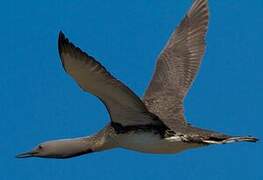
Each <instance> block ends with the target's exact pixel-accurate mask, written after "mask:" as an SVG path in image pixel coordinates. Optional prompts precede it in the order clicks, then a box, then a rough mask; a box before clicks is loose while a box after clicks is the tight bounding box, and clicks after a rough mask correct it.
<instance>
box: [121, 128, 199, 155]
mask: <svg viewBox="0 0 263 180" xmlns="http://www.w3.org/2000/svg"><path fill="white" fill-rule="evenodd" d="M116 142H117V143H118V145H119V146H120V147H122V148H126V149H131V150H134V151H140V152H145V153H160V154H161V153H177V152H180V151H183V150H186V149H190V148H195V147H200V146H201V145H200V144H194V143H186V142H182V141H181V139H180V137H176V136H174V137H170V138H167V139H162V138H160V136H159V135H158V134H154V133H151V132H143V133H129V134H119V135H118V137H116Z"/></svg>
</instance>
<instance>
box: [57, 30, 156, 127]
mask: <svg viewBox="0 0 263 180" xmlns="http://www.w3.org/2000/svg"><path fill="white" fill-rule="evenodd" d="M58 48H59V54H60V58H61V61H62V64H63V67H64V69H65V71H66V72H67V73H69V74H70V75H71V76H72V77H73V79H75V81H76V82H77V83H78V85H79V86H80V87H81V88H82V89H83V90H84V91H87V92H89V93H91V94H93V95H95V96H97V97H98V98H99V99H100V100H101V101H102V102H103V103H104V104H105V105H106V107H107V110H108V111H109V113H110V117H111V120H112V121H113V122H115V123H120V124H121V125H122V126H128V125H144V124H153V123H154V120H153V115H152V114H151V113H149V112H148V110H147V109H146V107H145V105H144V103H143V102H142V101H141V100H140V99H139V97H138V96H136V95H135V94H134V93H133V92H132V91H131V90H130V89H129V88H128V87H127V86H125V85H124V84H123V83H121V82H120V81H118V80H117V79H115V78H114V77H113V76H112V75H111V74H110V73H109V72H108V71H107V70H106V69H105V68H104V67H103V66H102V65H101V64H100V63H99V62H98V61H96V60H95V59H94V58H93V57H91V56H89V55H88V54H86V53H85V52H83V51H82V50H81V49H79V48H78V47H75V46H74V45H73V44H72V43H71V42H69V40H68V39H67V38H66V37H65V36H64V34H63V33H62V32H60V34H59V40H58Z"/></svg>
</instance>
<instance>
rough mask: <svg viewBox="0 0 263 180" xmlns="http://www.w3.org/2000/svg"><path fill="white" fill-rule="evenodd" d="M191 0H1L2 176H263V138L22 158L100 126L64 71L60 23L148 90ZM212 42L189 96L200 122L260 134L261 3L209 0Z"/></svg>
mask: <svg viewBox="0 0 263 180" xmlns="http://www.w3.org/2000/svg"><path fill="white" fill-rule="evenodd" d="M191 2H192V1H191V0H184V1H181V0H165V1H160V0H151V1H149V0H132V1H131V0H129V1H128V0H127V1H126V0H114V1H107V0H105V1H102V0H90V1H85V0H75V1H67V0H56V1H55V0H45V1H35V0H26V1H18V0H17V1H14V0H9V1H5V2H1V7H0V17H1V21H0V23H1V28H0V37H1V44H0V51H1V54H2V56H1V58H0V61H1V62H2V65H1V66H0V100H1V102H0V115H1V118H0V119H1V120H0V132H1V136H0V142H1V143H0V152H1V154H0V179H1V180H9V179H11V180H13V179H18V180H20V179H27V180H39V179H43V180H46V179H49V180H53V179H63V180H72V179H80V180H82V179H83V180H84V179H85V180H87V179H97V180H102V179H114V180H117V179H125V180H136V179H138V180H142V179H151V180H157V179H158V180H159V179H184V180H192V179H196V180H199V179H202V180H206V179H207V180H208V179H209V180H210V179H213V180H221V179H239V180H240V179H245V180H248V179H253V180H260V179H263V172H262V161H263V145H262V141H260V142H258V143H256V144H250V143H238V144H231V145H221V146H210V147H206V148H201V149H193V150H189V151H185V152H183V153H180V154H174V155H151V154H142V153H137V152H132V151H129V150H123V149H114V150H110V151H105V152H102V153H94V154H89V155H84V156H81V157H77V158H73V159H69V160H52V159H39V158H35V159H16V158H15V157H14V156H15V154H17V153H19V152H23V151H25V150H29V149H31V148H32V147H33V146H35V145H36V144H38V143H40V142H42V141H46V140H50V139H58V138H67V137H77V136H84V135H88V134H91V133H94V132H96V131H97V130H99V129H100V128H102V127H103V126H104V125H105V124H106V123H107V122H108V121H109V116H108V114H107V112H106V109H105V107H104V106H103V105H102V103H101V102H100V101H99V100H98V99H97V98H95V97H93V96H91V95H90V94H88V93H84V92H82V91H81V90H80V89H79V88H78V86H77V85H76V83H74V81H73V80H72V79H71V78H70V77H69V76H68V75H66V73H65V72H64V71H63V68H62V66H61V64H60V60H59V56H58V52H57V38H58V32H59V30H63V32H64V33H65V34H66V35H67V36H68V37H69V38H70V40H71V41H73V42H74V43H75V44H76V45H78V46H80V47H81V48H82V49H83V50H85V51H87V52H88V53H89V54H91V55H93V56H94V57H96V58H97V59H98V60H99V61H100V62H101V63H102V64H104V65H105V67H106V68H107V69H108V70H109V71H111V72H112V74H114V76H116V77H117V78H118V79H120V80H122V81H123V82H125V83H126V84H127V85H128V86H129V87H130V88H131V89H133V90H134V91H135V92H136V93H137V94H138V95H140V96H142V95H143V92H144V90H145V88H146V87H147V85H148V82H149V80H150V78H151V75H152V71H153V68H154V65H155V59H156V57H157V56H158V54H159V52H160V50H161V49H162V47H163V46H164V44H165V42H166V40H167V38H168V37H169V35H170V33H171V32H172V31H173V29H174V28H175V27H176V25H177V24H178V23H179V21H180V20H181V19H182V17H183V16H184V14H185V13H186V11H187V9H188V8H189V7H190V5H191ZM209 5H210V12H211V13H210V15H211V16H210V23H209V31H208V36H207V44H208V48H207V51H206V55H205V57H204V61H203V63H202V67H201V70H200V73H199V75H198V77H197V79H196V81H195V83H194V85H193V87H192V89H191V91H190V93H189V95H188V97H187V98H186V101H185V108H186V116H187V119H188V120H189V121H190V122H191V123H192V124H195V125H198V126H201V127H204V128H210V129H214V130H217V131H222V132H225V133H228V134H233V135H254V136H257V137H259V138H261V139H263V121H262V120H263V115H262V107H263V106H262V102H263V94H262V92H263V71H262V66H263V61H262V59H263V55H262V51H263V48H262V47H263V46H262V42H263V36H262V32H263V13H262V12H263V1H262V0H253V1H248V0H238V1H237V0H236V1H227V0H222V1H221V0H220V1H215V0H211V2H210V4H209Z"/></svg>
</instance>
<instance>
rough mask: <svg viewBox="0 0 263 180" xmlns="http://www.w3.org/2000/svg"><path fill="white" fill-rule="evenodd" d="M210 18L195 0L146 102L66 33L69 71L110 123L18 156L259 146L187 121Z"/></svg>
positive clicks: (64, 57)
mask: <svg viewBox="0 0 263 180" xmlns="http://www.w3.org/2000/svg"><path fill="white" fill-rule="evenodd" d="M208 17H209V13H208V2H207V0H195V1H194V2H193V4H192V6H191V8H190V10H189V11H188V12H187V14H186V15H185V17H184V18H183V20H182V21H181V23H180V24H179V26H178V27H177V28H176V30H175V31H174V32H173V33H172V35H171V37H170V39H169V41H168V42H167V44H166V46H165V47H164V49H163V50H162V52H161V53H160V55H159V57H158V60H157V64H156V69H155V72H154V74H153V78H152V80H151V82H150V84H149V87H148V89H147V90H146V92H145V94H144V97H143V98H142V99H140V98H139V97H138V96H137V95H136V94H135V93H134V92H133V91H132V90H131V89H129V88H128V87H127V86H126V85H125V84H123V83H122V82H121V81H119V80H117V79H116V78H115V77H113V75H111V74H110V72H108V71H107V70H106V68H105V67H103V66H102V65H101V64H100V63H99V62H98V61H97V60H96V59H95V58H94V57H92V56H90V55H89V54H87V53H85V52H84V51H82V50H81V49H80V48H78V47H76V46H75V45H74V44H73V43H72V42H70V41H69V40H68V39H67V38H66V37H65V35H64V34H63V33H62V32H60V33H59V39H58V50H59V54H60V59H61V62H62V65H63V68H64V69H65V71H66V72H67V73H68V74H69V75H70V76H72V78H73V79H74V80H75V81H76V82H77V84H78V85H79V86H80V88H81V89H82V90H84V91H86V92H89V93H91V94H93V95H94V96H97V97H98V98H99V99H100V100H101V101H102V102H103V104H104V105H105V106H106V108H107V110H108V113H109V115H110V122H109V123H108V124H107V125H106V126H105V127H104V128H103V129H102V130H101V131H99V132H98V133H96V134H94V135H91V136H87V137H80V138H73V139H62V140H53V141H47V142H43V143H41V144H39V145H37V146H36V147H35V148H34V149H33V150H31V151H29V152H25V153H22V154H19V155H17V156H16V157H18V158H27V157H42V158H70V157H74V156H79V155H83V154H87V153H92V152H99V151H104V150H108V149H112V148H126V149H130V150H134V151H140V152H145V153H158V154H168V153H178V152H181V151H184V150H187V149H191V148H196V147H203V146H207V145H211V144H226V143H233V142H242V141H247V142H256V141H257V140H258V139H257V138H255V137H251V136H230V135H226V134H223V133H218V132H215V131H211V130H205V129H201V128H197V127H194V126H192V125H190V124H189V123H187V121H186V118H185V116H184V107H183V101H184V97H185V96H186V95H187V92H188V90H189V88H190V87H191V84H192V83H193V80H194V78H195V76H196V74H197V71H198V69H199V66H200V63H201V60H202V57H203V55H204V51H205V36H206V32H207V28H208Z"/></svg>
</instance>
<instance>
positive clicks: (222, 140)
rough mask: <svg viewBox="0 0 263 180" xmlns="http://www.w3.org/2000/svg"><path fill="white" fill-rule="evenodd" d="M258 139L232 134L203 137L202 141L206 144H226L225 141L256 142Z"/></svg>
mask: <svg viewBox="0 0 263 180" xmlns="http://www.w3.org/2000/svg"><path fill="white" fill-rule="evenodd" d="M257 141H258V139H257V138H256V137H252V136H233V137H226V138H208V139H203V142H204V143H208V144H227V143H234V142H257Z"/></svg>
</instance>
